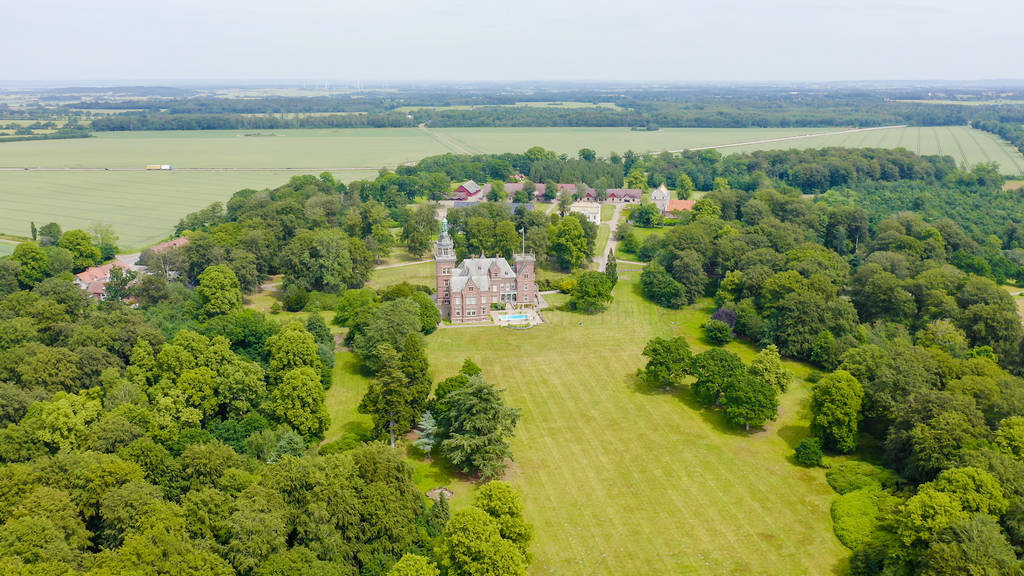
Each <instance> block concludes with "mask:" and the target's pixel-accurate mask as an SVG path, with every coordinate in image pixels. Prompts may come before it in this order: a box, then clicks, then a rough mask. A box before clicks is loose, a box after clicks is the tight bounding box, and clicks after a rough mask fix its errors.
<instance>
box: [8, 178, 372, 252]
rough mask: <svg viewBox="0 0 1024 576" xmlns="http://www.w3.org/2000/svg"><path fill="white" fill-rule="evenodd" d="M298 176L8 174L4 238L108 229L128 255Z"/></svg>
mask: <svg viewBox="0 0 1024 576" xmlns="http://www.w3.org/2000/svg"><path fill="white" fill-rule="evenodd" d="M298 173H299V172H275V171H266V172H185V171H181V172H179V171H172V172H158V171H153V172H103V171H99V172H24V171H16V172H0V234H12V235H16V236H28V235H29V232H30V222H35V223H36V225H39V226H41V225H42V224H45V223H46V222H57V223H59V224H60V225H61V226H62V227H63V228H64V229H65V230H68V229H72V228H87V227H88V226H89V225H90V224H92V223H94V222H101V223H106V224H110V225H112V226H113V227H114V229H115V231H116V232H117V234H118V236H120V238H121V239H120V246H121V248H122V249H124V250H134V249H138V248H142V247H145V246H148V245H151V244H155V243H157V242H159V241H160V240H162V239H164V238H165V237H167V236H168V235H169V234H171V233H172V232H173V231H174V226H175V225H176V224H177V223H178V220H180V219H181V218H182V217H183V216H184V215H185V214H187V213H189V212H194V211H195V210H198V209H200V208H203V207H205V206H208V205H209V204H210V203H212V202H215V201H218V200H219V201H225V200H227V199H228V198H230V197H231V194H233V193H234V192H235V191H236V190H241V189H243V188H256V189H261V188H266V187H268V186H269V187H274V186H279V185H281V184H283V183H285V182H287V181H288V179H289V178H291V177H292V176H294V175H295V174H298ZM346 174H350V175H351V178H352V179H356V178H360V177H370V176H372V175H373V173H371V172H363V173H346ZM346 179H347V178H346Z"/></svg>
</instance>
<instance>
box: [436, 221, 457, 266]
mask: <svg viewBox="0 0 1024 576" xmlns="http://www.w3.org/2000/svg"><path fill="white" fill-rule="evenodd" d="M434 258H435V259H437V260H455V243H454V242H452V238H451V236H449V235H448V217H447V216H445V217H444V218H443V219H441V236H440V237H438V239H437V246H436V249H435V251H434Z"/></svg>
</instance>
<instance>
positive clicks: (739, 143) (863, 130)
mask: <svg viewBox="0 0 1024 576" xmlns="http://www.w3.org/2000/svg"><path fill="white" fill-rule="evenodd" d="M906 127H907V125H906V124H894V125H892V126H876V127H874V128H851V129H850V130H839V131H838V132H814V133H811V134H801V135H799V136H783V137H781V138H767V139H765V140H751V141H750V142H737V143H735V144H716V145H714V146H697V147H695V148H683V149H682V150H669V152H684V151H686V150H714V149H717V148H735V147H737V146H751V145H755V144H771V143H772V142H785V141H787V140H802V139H804V138H817V137H819V136H836V135H839V134H855V133H858V132H871V131H874V130H891V129H893V128H906Z"/></svg>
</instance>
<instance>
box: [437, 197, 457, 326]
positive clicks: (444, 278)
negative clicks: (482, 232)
mask: <svg viewBox="0 0 1024 576" xmlns="http://www.w3.org/2000/svg"><path fill="white" fill-rule="evenodd" d="M454 268H455V244H454V243H453V242H452V239H451V236H449V235H448V218H447V217H445V218H444V219H442V220H441V236H440V238H438V239H437V245H436V246H435V247H434V278H435V280H436V281H437V286H436V289H437V291H436V294H437V296H436V298H437V307H438V308H440V309H441V316H442V317H444V316H448V315H449V314H450V310H451V308H450V298H451V294H450V292H449V290H448V284H449V281H450V280H451V278H452V269H454Z"/></svg>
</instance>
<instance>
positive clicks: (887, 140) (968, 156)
mask: <svg viewBox="0 0 1024 576" xmlns="http://www.w3.org/2000/svg"><path fill="white" fill-rule="evenodd" d="M826 146H841V147H847V148H855V147H856V148H873V147H878V148H906V149H907V150H910V151H911V152H916V153H918V154H942V155H945V156H952V157H953V158H954V159H955V160H956V161H957V163H958V164H964V165H967V166H971V165H974V164H977V163H979V162H996V163H998V164H999V168H1000V171H1001V172H1002V173H1004V174H1024V156H1022V155H1021V153H1020V152H1018V151H1017V150H1016V149H1015V148H1013V147H1012V146H1010V145H1009V144H1008V143H1007V142H1005V141H1003V140H1001V139H1000V138H999V137H997V136H995V135H993V134H989V133H988V132H982V131H981V130H975V129H973V128H967V127H966V126H933V127H916V126H910V127H907V128H890V129H886V130H871V131H864V132H852V133H847V134H836V135H824V136H816V137H814V138H805V139H800V140H787V141H784V142H774V143H767V144H756V145H750V146H737V147H733V148H728V149H724V150H722V152H724V153H730V154H731V153H736V152H750V151H752V150H771V149H777V148H783V147H785V148H799V149H804V148H823V147H826Z"/></svg>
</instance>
